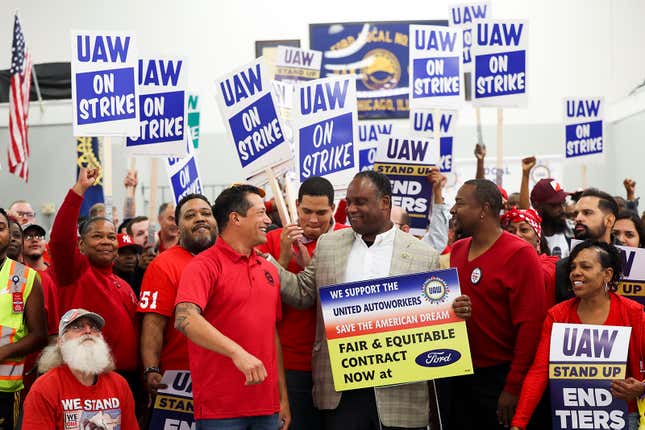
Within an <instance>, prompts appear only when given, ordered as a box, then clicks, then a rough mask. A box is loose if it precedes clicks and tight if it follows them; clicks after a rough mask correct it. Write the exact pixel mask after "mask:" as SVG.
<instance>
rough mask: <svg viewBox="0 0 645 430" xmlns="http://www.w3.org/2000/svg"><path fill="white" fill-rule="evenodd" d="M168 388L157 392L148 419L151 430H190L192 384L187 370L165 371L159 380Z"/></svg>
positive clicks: (191, 425) (191, 423) (191, 422)
mask: <svg viewBox="0 0 645 430" xmlns="http://www.w3.org/2000/svg"><path fill="white" fill-rule="evenodd" d="M161 383H162V384H166V385H168V388H160V389H159V390H157V395H156V396H155V402H154V405H153V409H152V416H151V418H150V428H151V429H164V430H165V429H177V430H192V429H194V428H195V418H194V417H193V382H192V380H191V378H190V372H189V371H188V370H167V371H166V372H164V375H163V378H162V379H161Z"/></svg>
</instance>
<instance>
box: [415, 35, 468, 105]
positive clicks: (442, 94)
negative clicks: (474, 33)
mask: <svg viewBox="0 0 645 430" xmlns="http://www.w3.org/2000/svg"><path fill="white" fill-rule="evenodd" d="M461 49H462V43H461V31H460V30H459V29H452V28H448V27H440V26H431V25H411V26H410V62H411V67H410V71H411V72H412V83H411V85H410V108H411V109H414V108H420V107H435V108H439V107H442V108H452V109H457V108H459V106H460V105H461V103H462V100H463V98H464V88H463V85H462V78H461V75H462V72H461Z"/></svg>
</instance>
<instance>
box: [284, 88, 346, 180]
mask: <svg viewBox="0 0 645 430" xmlns="http://www.w3.org/2000/svg"><path fill="white" fill-rule="evenodd" d="M295 97H296V99H295V100H294V101H295V103H294V112H293V128H294V139H293V143H294V148H295V150H296V174H297V177H298V180H299V181H300V182H303V181H304V180H306V179H307V178H310V177H312V176H324V177H325V178H327V179H328V180H329V181H330V182H331V183H332V184H334V187H335V188H346V187H347V185H348V184H349V182H350V181H351V180H352V178H353V177H354V174H356V173H357V172H358V145H357V141H358V139H357V135H356V125H357V124H356V123H357V119H356V80H355V77H354V76H346V77H342V78H325V79H318V80H315V81H310V82H303V83H299V84H298V85H297V86H296V94H295Z"/></svg>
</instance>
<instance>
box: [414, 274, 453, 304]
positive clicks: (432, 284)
mask: <svg viewBox="0 0 645 430" xmlns="http://www.w3.org/2000/svg"><path fill="white" fill-rule="evenodd" d="M448 293H450V288H449V287H448V284H447V283H446V281H444V280H443V279H441V278H437V277H436V276H433V277H431V278H428V280H427V281H425V282H424V283H423V287H422V292H421V297H423V298H424V299H425V300H426V301H428V302H430V303H432V304H439V303H444V302H445V301H446V300H447V299H448Z"/></svg>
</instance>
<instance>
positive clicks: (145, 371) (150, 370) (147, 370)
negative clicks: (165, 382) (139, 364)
mask: <svg viewBox="0 0 645 430" xmlns="http://www.w3.org/2000/svg"><path fill="white" fill-rule="evenodd" d="M148 373H158V374H160V375H161V369H159V368H158V367H146V368H145V369H143V376H146V375H147V374H148Z"/></svg>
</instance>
